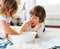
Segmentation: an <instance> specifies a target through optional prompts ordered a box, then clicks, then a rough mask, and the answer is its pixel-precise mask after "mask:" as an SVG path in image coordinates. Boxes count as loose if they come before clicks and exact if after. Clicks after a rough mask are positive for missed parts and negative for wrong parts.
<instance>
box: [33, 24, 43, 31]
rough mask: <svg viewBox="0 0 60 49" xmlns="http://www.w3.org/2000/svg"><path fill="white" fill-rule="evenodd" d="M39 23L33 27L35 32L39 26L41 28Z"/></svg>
mask: <svg viewBox="0 0 60 49" xmlns="http://www.w3.org/2000/svg"><path fill="white" fill-rule="evenodd" d="M41 26H42V25H41V24H40V23H39V24H37V25H36V26H35V27H34V31H35V32H37V31H38V30H39V29H40V28H41Z"/></svg>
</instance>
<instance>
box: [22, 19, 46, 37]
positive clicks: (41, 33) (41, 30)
mask: <svg viewBox="0 0 60 49" xmlns="http://www.w3.org/2000/svg"><path fill="white" fill-rule="evenodd" d="M28 21H29V20H26V21H25V22H24V23H23V24H22V26H21V28H22V27H23V26H24V25H25V24H26V22H28ZM41 25H42V26H41V28H40V29H39V30H38V31H37V34H38V35H39V36H40V37H41V36H43V29H44V27H45V25H44V23H41ZM33 30H34V28H32V27H31V26H29V27H28V28H27V29H26V30H25V31H28V32H29V31H33Z"/></svg>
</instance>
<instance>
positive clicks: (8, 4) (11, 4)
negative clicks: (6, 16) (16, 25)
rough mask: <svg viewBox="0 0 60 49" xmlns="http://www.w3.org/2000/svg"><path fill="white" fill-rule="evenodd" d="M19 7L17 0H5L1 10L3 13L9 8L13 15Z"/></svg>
mask: <svg viewBox="0 0 60 49" xmlns="http://www.w3.org/2000/svg"><path fill="white" fill-rule="evenodd" d="M17 8H18V6H17V2H16V1H15V0H3V1H2V4H1V10H0V12H1V13H3V12H4V11H5V10H7V11H8V12H9V13H10V14H11V15H12V13H13V12H14V11H15V10H17Z"/></svg>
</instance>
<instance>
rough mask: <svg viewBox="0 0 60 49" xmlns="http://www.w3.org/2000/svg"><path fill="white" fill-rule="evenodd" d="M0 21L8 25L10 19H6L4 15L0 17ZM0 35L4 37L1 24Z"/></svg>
mask: <svg viewBox="0 0 60 49" xmlns="http://www.w3.org/2000/svg"><path fill="white" fill-rule="evenodd" d="M0 21H5V22H7V23H10V21H11V18H6V16H5V15H0ZM0 34H1V35H0V37H4V34H5V32H4V30H3V28H2V26H1V22H0Z"/></svg>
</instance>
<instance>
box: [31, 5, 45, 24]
mask: <svg viewBox="0 0 60 49" xmlns="http://www.w3.org/2000/svg"><path fill="white" fill-rule="evenodd" d="M30 14H32V15H35V16H37V17H39V20H40V21H39V22H40V23H41V22H44V19H45V17H46V12H45V9H44V8H43V7H42V6H40V5H38V6H35V7H34V8H33V9H31V11H30Z"/></svg>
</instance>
